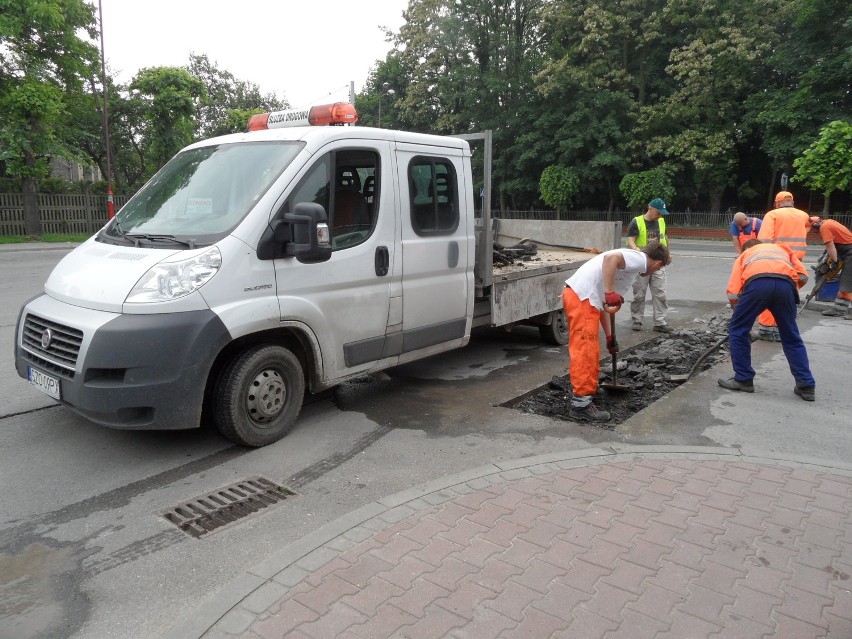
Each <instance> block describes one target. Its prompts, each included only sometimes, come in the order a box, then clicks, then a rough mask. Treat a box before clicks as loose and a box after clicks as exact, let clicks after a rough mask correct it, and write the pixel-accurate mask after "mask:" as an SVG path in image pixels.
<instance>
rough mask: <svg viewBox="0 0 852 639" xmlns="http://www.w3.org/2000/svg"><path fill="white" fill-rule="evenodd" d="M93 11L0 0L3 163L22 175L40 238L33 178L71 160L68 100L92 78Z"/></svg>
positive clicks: (59, 2) (60, 3)
mask: <svg viewBox="0 0 852 639" xmlns="http://www.w3.org/2000/svg"><path fill="white" fill-rule="evenodd" d="M84 35H88V36H89V38H94V37H95V35H96V31H95V19H94V8H93V6H92V5H91V4H89V3H87V2H85V1H84V0H0V113H2V114H3V117H2V119H1V120H0V160H4V161H5V164H6V171H7V173H9V174H10V175H12V176H16V177H20V178H22V188H23V191H24V194H25V198H24V218H25V221H26V227H27V232H28V233H31V234H38V233H40V231H41V223H40V220H39V217H38V210H37V208H36V199H35V194H36V180H37V179H38V178H40V177H44V176H46V175H47V172H48V160H49V156H51V155H65V156H70V157H73V156H74V155H75V154H76V148H75V147H74V145H73V142H72V141H71V138H72V135H71V131H72V130H73V124H72V123H70V122H69V121H68V120H67V119H66V114H67V103H66V97H67V96H72V95H74V94H76V93H77V92H78V91H79V90H80V89H81V87H82V85H83V79H84V78H86V77H88V76H90V75H93V72H94V69H95V68H96V66H95V64H96V61H97V59H98V58H97V49H95V47H94V45H93V44H92V43H91V41H89V40H85V39H83V37H82V36H84Z"/></svg>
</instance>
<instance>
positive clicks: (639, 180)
mask: <svg viewBox="0 0 852 639" xmlns="http://www.w3.org/2000/svg"><path fill="white" fill-rule="evenodd" d="M618 188H619V189H620V190H621V194H622V195H623V196H624V199H625V200H627V205H628V206H629V207H630V208H632V209H637V208H642V207H643V206H646V205H647V204H648V202H650V201H651V200H653V199H654V198H658V197H659V198H662V199H663V200H665V201H666V202H668V201H669V200H671V199H672V198H673V197H674V196H675V189H674V186H672V182H671V178H670V177H669V173H668V170H667V169H666V167H657V168H656V169H651V170H649V171H641V172H639V173H628V174H627V175H625V176H624V178H623V179H622V180H621V184H619V185H618Z"/></svg>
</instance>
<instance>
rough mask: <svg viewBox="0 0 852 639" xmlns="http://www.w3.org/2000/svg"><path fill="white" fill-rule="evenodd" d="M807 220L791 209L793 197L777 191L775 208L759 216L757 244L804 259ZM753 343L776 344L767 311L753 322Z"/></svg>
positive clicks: (773, 325) (774, 328)
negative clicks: (779, 247)
mask: <svg viewBox="0 0 852 639" xmlns="http://www.w3.org/2000/svg"><path fill="white" fill-rule="evenodd" d="M811 224H812V221H811V217H810V216H809V215H808V214H807V213H806V212H805V211H802V210H801V209H797V208H796V207H795V206H794V205H793V194H792V193H790V192H789V191H779V192H778V195H776V196H775V208H774V209H772V210H771V211H769V212H768V213H767V214H766V215H764V216H763V223H762V224H761V225H760V231H759V232H758V234H757V239H759V240H760V241H761V242H768V243H772V244H781V245H782V246H786V247H787V248H789V249H791V250H792V251H793V254H794V255H795V256H796V257H797V258H798V259H800V260H802V259H804V257H805V253H806V251H807V248H808V242H807V238H808V231H809V230H810V228H811ZM757 326H758V330H757V334H756V335H753V337H755V338H756V339H763V340H766V341H768V342H780V341H781V338H780V336H779V334H778V324H777V323H776V322H775V318H774V317H773V316H772V313H770V312H769V310H765V311H763V312H762V313H761V314H760V315H759V316H758V318H757Z"/></svg>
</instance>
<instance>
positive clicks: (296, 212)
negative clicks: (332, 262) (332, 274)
mask: <svg viewBox="0 0 852 639" xmlns="http://www.w3.org/2000/svg"><path fill="white" fill-rule="evenodd" d="M284 222H285V223H286V224H288V225H289V226H290V229H291V232H290V238H289V241H288V242H287V243H286V244H285V245H284V253H285V255H288V256H292V257H295V258H297V259H298V260H299V261H300V262H305V263H308V264H312V263H314V262H325V261H326V260H327V259H329V258H330V257H331V231H330V230H329V228H328V214H327V213H326V212H325V209H324V208H323V207H322V205H320V204H315V203H314V202H299V203H298V204H297V205H296V206H295V207H294V208H293V212H292V213H285V214H284ZM276 235H277V233H276Z"/></svg>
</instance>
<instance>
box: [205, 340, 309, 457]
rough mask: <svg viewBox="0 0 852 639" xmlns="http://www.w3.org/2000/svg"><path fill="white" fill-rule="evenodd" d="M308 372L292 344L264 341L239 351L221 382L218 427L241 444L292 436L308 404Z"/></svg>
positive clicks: (217, 397)
mask: <svg viewBox="0 0 852 639" xmlns="http://www.w3.org/2000/svg"><path fill="white" fill-rule="evenodd" d="M304 396H305V376H304V373H303V372H302V365H301V364H300V363H299V359H298V358H297V357H296V356H295V355H294V354H293V353H292V351H290V350H289V349H287V348H284V347H283V346H275V345H260V346H255V347H253V348H250V349H248V350H246V351H243V352H242V353H240V354H238V355H236V356H235V357H234V358H233V359H232V360H231V361H230V362H229V363H228V365H227V366H225V367H224V368H223V369H222V372H221V373H220V374H219V378H218V380H217V383H216V391H215V395H214V403H213V405H214V412H213V419H214V421H215V423H216V428H217V429H218V430H219V432H220V433H221V434H222V435H223V436H224V437H227V438H228V439H230V440H231V441H233V442H236V443H237V444H241V445H243V446H250V447H252V448H257V447H259V446H266V445H267V444H271V443H272V442H275V441H278V440H279V439H281V438H282V437H284V435H286V434H287V433H288V432H289V431H290V429H291V428H293V424H295V423H296V418H297V417H298V416H299V411H300V410H301V409H302V400H303V399H304Z"/></svg>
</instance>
